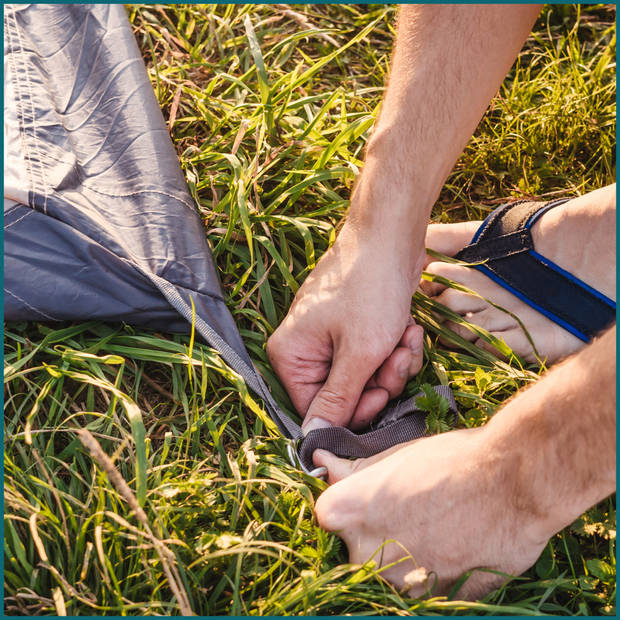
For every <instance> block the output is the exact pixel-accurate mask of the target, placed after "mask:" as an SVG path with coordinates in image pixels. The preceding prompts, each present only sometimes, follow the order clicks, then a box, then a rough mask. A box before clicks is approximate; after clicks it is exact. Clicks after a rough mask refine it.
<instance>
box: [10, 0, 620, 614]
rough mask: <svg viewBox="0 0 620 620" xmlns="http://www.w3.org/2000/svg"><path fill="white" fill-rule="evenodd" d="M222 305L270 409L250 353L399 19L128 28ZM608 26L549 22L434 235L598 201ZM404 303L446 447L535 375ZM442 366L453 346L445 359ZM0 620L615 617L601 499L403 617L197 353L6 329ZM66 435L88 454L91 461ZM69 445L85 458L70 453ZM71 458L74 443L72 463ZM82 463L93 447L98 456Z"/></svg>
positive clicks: (337, 218)
mask: <svg viewBox="0 0 620 620" xmlns="http://www.w3.org/2000/svg"><path fill="white" fill-rule="evenodd" d="M128 14H129V16H130V20H131V23H132V24H133V28H134V31H135V34H136V37H137V40H138V43H139V45H140V48H141V49H142V52H143V54H144V58H145V62H146V64H147V67H148V71H149V75H150V77H151V79H152V82H153V86H154V88H155V91H156V94H157V97H158V99H159V101H160V103H161V107H162V109H163V110H164V114H165V116H166V118H167V119H169V126H170V131H171V135H172V137H173V140H174V144H175V146H176V148H177V152H178V154H179V158H180V161H181V165H182V167H183V170H184V172H185V175H186V178H187V180H188V184H189V187H190V189H191V192H192V194H193V196H194V198H195V200H196V203H197V208H198V210H199V213H200V216H201V218H202V219H203V221H204V225H205V234H206V235H207V237H208V239H209V242H210V244H211V247H212V248H213V254H214V257H215V260H216V264H217V267H218V270H219V275H220V279H221V282H222V288H223V292H224V295H225V298H226V300H227V303H228V306H229V308H230V309H231V311H232V313H233V315H234V318H235V320H236V322H237V324H238V326H239V329H240V330H241V334H242V336H243V338H244V341H245V342H246V345H247V347H248V350H249V352H250V355H251V357H252V359H253V360H254V362H255V363H256V365H257V366H258V368H259V369H260V370H261V372H262V373H263V374H264V376H265V378H266V380H267V382H268V383H269V385H270V386H271V388H272V390H273V393H274V396H275V397H276V398H277V400H278V401H279V402H280V403H282V404H283V405H284V406H285V407H288V408H289V409H290V402H289V401H288V398H287V397H286V394H285V393H284V391H283V390H282V388H281V387H280V386H279V384H278V381H277V379H276V377H275V376H274V374H273V372H272V371H271V370H270V368H269V365H268V362H267V358H266V355H265V351H264V345H265V341H266V339H267V337H268V336H269V335H270V334H271V333H272V331H273V330H274V328H275V327H276V326H277V325H278V323H279V321H280V320H281V319H282V318H283V316H284V315H285V313H286V310H287V308H288V307H289V305H290V303H291V300H292V299H293V296H294V294H295V291H296V290H297V288H298V286H299V284H300V283H301V282H302V281H303V279H304V277H305V276H306V275H307V274H308V272H309V271H310V270H311V269H312V268H313V267H314V265H315V264H316V261H317V259H318V258H319V257H320V256H321V255H322V254H323V252H325V250H326V249H327V248H328V247H329V245H330V244H331V243H332V242H333V240H334V238H335V235H336V233H337V231H338V227H339V225H340V223H341V222H342V218H343V216H344V214H345V212H346V208H347V204H348V202H347V201H348V197H349V193H350V190H351V186H352V184H353V182H354V179H355V177H356V175H357V173H358V171H359V169H360V167H361V165H362V160H363V150H364V145H365V143H366V140H367V138H368V135H369V132H370V129H371V126H372V123H373V121H374V119H375V116H376V112H377V107H378V105H379V103H380V100H381V96H382V93H383V85H384V81H385V78H386V74H387V70H388V62H389V56H390V49H391V45H392V41H393V35H394V17H395V8H394V6H385V5H369V6H363V5H315V6H313V5H303V6H288V5H286V6H285V5H205V6H202V5H176V6H172V7H171V6H146V5H143V6H135V7H129V8H128ZM614 154H615V8H614V7H612V6H611V7H610V6H607V5H595V6H592V5H591V6H582V7H581V8H579V7H577V6H574V5H553V6H549V7H546V8H545V9H544V11H543V13H542V15H541V16H540V18H539V20H538V21H537V24H536V27H535V30H534V34H533V35H532V36H531V37H530V38H529V39H528V42H527V44H526V46H525V48H524V50H523V52H522V53H521V55H520V57H519V59H518V61H517V63H516V64H515V66H514V67H513V69H512V71H511V73H510V75H509V76H508V78H507V80H506V81H505V83H504V85H503V86H502V88H501V91H500V93H499V94H498V96H497V97H496V98H495V99H494V101H493V102H492V104H491V106H490V108H489V110H488V113H487V115H486V116H485V118H484V120H483V121H482V122H481V124H480V126H479V127H478V129H477V131H476V134H475V136H474V137H473V139H472V140H471V142H470V143H469V145H468V147H467V149H466V150H465V152H464V154H463V155H462V157H461V158H460V159H459V161H458V163H457V165H456V166H455V168H454V171H453V172H452V174H451V175H450V177H449V179H448V180H447V182H446V185H445V187H444V189H443V191H442V193H441V196H440V198H439V200H438V202H437V204H436V206H435V209H434V211H433V219H434V220H435V221H458V220H463V219H474V218H480V217H483V216H484V215H485V214H486V213H488V212H489V211H490V210H491V209H492V208H494V207H495V206H496V205H497V204H499V203H501V202H502V201H504V200H505V199H506V198H507V197H523V196H544V197H552V196H557V195H578V194H581V193H583V192H586V191H588V190H592V189H595V188H597V187H600V186H603V185H606V184H608V183H611V182H613V181H614V178H615V155H614ZM432 310H437V308H434V307H433V305H432V303H431V302H430V301H429V300H427V299H425V298H423V297H421V296H419V295H416V297H415V298H414V303H413V306H412V311H413V313H414V315H415V316H416V318H417V320H418V321H419V322H420V323H422V324H423V325H424V326H425V328H426V333H427V335H426V343H425V365H424V368H423V370H422V372H421V373H420V375H419V376H418V377H416V378H415V379H414V380H413V381H412V382H410V384H409V385H408V386H407V392H408V393H413V392H414V391H415V390H417V388H418V386H419V385H421V384H422V383H424V382H428V383H438V382H444V383H445V382H448V383H449V384H450V385H451V387H452V388H453V390H454V392H455V395H456V397H457V400H458V402H459V405H460V417H459V421H458V425H459V426H476V425H480V424H483V423H484V422H485V421H486V420H487V419H488V418H489V416H491V415H492V414H493V412H494V411H495V410H496V409H497V408H498V406H499V405H501V403H502V402H503V401H505V400H506V399H507V398H508V397H510V395H512V394H513V393H514V392H515V391H516V390H517V389H519V387H521V386H523V385H525V384H527V383H529V382H532V381H535V380H537V378H538V377H539V375H540V372H541V368H539V367H537V366H529V367H528V366H525V365H524V364H523V363H521V362H520V360H519V359H518V357H516V356H514V355H512V356H511V355H510V351H508V350H507V351H506V353H507V354H508V356H509V359H510V362H509V363H504V362H501V361H499V360H498V359H496V358H495V357H493V356H492V355H490V354H489V353H486V352H484V351H481V350H479V349H477V348H475V347H473V346H472V345H469V344H467V343H464V342H461V343H460V344H461V345H462V346H463V348H461V349H459V350H458V351H454V350H448V349H446V348H445V347H443V346H441V345H440V344H439V343H438V342H437V336H438V335H439V334H443V335H444V336H445V337H450V334H448V333H447V332H446V329H445V328H444V327H443V326H442V325H440V324H438V323H437V322H436V321H435V319H434V318H433V315H432V313H431V311H432ZM452 338H453V340H454V342H455V343H457V344H458V343H459V339H458V337H456V336H455V335H453V336H452ZM4 403H5V418H4V419H5V422H4V449H5V452H4V459H5V462H4V468H5V469H4V482H5V489H4V499H5V530H4V531H5V548H4V549H5V572H4V578H5V599H4V605H5V613H7V614H23V615H33V614H51V615H54V614H57V613H62V612H63V611H65V610H66V612H67V613H69V614H76V615H77V614H83V615H99V614H114V615H119V614H127V615H142V614H179V613H184V612H185V613H186V612H187V611H188V610H192V611H193V612H194V613H197V614H202V615H218V614H242V615H245V614H247V615H258V614H260V615H269V614H272V615H275V614H316V615H331V614H364V615H368V614H377V615H408V614H431V615H437V614H441V615H444V614H445V615H463V614H472V613H475V614H480V615H486V614H504V615H505V614H521V615H538V614H560V615H599V614H608V615H615V592H616V586H615V575H616V572H615V496H614V497H612V498H610V499H608V500H606V501H604V502H602V503H601V504H600V505H599V506H596V507H594V508H593V509H591V510H590V511H588V512H587V513H586V514H585V515H583V516H582V517H581V518H580V519H579V520H578V521H577V522H576V523H574V524H573V525H572V526H571V527H568V528H566V529H565V530H563V531H562V532H561V533H559V534H558V535H557V536H554V537H553V539H552V540H550V541H549V544H548V545H547V547H546V548H545V551H544V552H543V554H542V555H541V557H540V559H539V560H538V561H537V563H536V564H535V566H534V567H533V568H532V569H531V570H529V571H528V572H527V573H526V574H525V575H524V576H523V577H521V578H518V579H514V580H512V581H511V582H510V583H509V584H507V585H506V586H504V587H503V588H501V589H500V590H499V591H497V592H495V593H493V594H491V595H489V596H488V597H487V598H485V599H484V600H481V601H476V602H472V603H466V602H462V601H458V600H448V599H446V598H431V599H426V600H417V599H410V598H408V597H407V596H404V595H401V594H400V593H399V592H397V591H395V590H394V589H393V588H392V587H391V586H390V585H389V584H387V583H386V582H385V581H383V580H382V579H381V578H380V576H379V572H378V571H377V570H376V569H375V568H374V566H373V565H372V564H368V565H366V566H362V567H360V566H351V565H349V564H347V556H346V549H345V548H344V545H343V544H342V543H341V542H340V540H339V539H338V538H337V537H336V536H334V535H332V534H328V533H326V532H325V531H323V530H321V529H320V528H319V527H318V526H317V524H316V520H315V519H314V517H313V512H312V506H313V503H314V500H315V499H316V497H317V496H318V495H319V494H320V492H321V490H322V489H323V488H324V483H322V482H320V481H317V480H314V479H311V478H309V477H307V476H306V475H304V474H303V473H301V472H300V471H298V470H296V469H294V468H293V467H292V466H291V465H290V464H289V463H288V461H287V458H286V452H285V442H284V441H283V440H282V439H281V438H280V437H279V436H278V434H277V433H276V432H275V431H274V429H273V425H272V424H271V423H270V422H269V420H268V418H267V417H266V414H265V413H264V410H263V408H262V404H261V402H260V401H258V400H256V399H255V398H254V397H253V395H252V394H250V393H248V391H247V389H245V386H244V385H243V383H242V381H241V380H240V378H239V377H238V376H237V375H235V373H234V372H232V371H231V370H230V369H229V368H228V367H227V366H226V365H225V364H224V363H223V362H222V360H221V359H220V357H219V355H218V354H217V353H216V352H214V351H213V350H212V349H210V348H209V347H207V346H205V345H203V344H201V343H199V342H195V343H193V344H192V345H191V346H190V337H189V335H188V336H181V335H178V336H170V335H166V334H161V333H153V332H149V331H145V330H138V329H136V328H133V327H130V326H128V325H106V324H102V323H98V322H86V323H81V324H64V325H49V324H47V325H44V324H26V323H21V324H15V323H12V324H7V325H6V326H5V392H4ZM80 429H87V430H88V431H90V433H91V434H92V436H93V437H94V439H95V440H96V442H95V445H92V443H91V444H89V440H88V439H87V438H84V434H83V432H81V431H80ZM80 433H81V434H80ZM83 441H84V443H83ZM89 446H90V448H89Z"/></svg>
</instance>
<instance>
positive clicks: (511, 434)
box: [487, 326, 616, 537]
mask: <svg viewBox="0 0 620 620" xmlns="http://www.w3.org/2000/svg"><path fill="white" fill-rule="evenodd" d="M615 339H616V328H615V326H614V327H613V328H612V329H610V330H608V331H607V332H606V333H605V334H604V335H603V336H602V337H600V338H599V339H598V340H597V341H596V342H594V343H593V344H592V345H591V346H589V347H587V348H586V349H584V350H583V351H582V352H581V353H578V354H577V355H575V356H573V357H572V358H570V359H569V360H568V361H566V362H565V363H564V364H562V365H560V366H558V367H556V368H555V369H554V370H552V371H551V372H550V373H549V374H548V375H547V376H546V377H545V378H544V379H542V380H541V381H540V382H538V383H537V384H536V385H534V386H533V387H531V388H530V389H528V390H526V391H525V392H523V393H522V394H520V395H518V396H517V397H516V398H515V399H514V400H512V401H510V402H509V403H508V405H506V406H505V407H504V408H503V409H502V411H500V412H499V413H498V414H496V416H494V418H493V419H492V420H491V422H490V423H489V424H488V425H487V430H488V435H487V440H488V442H489V447H490V449H491V450H493V451H495V452H496V456H497V459H507V460H508V468H507V470H505V471H508V472H509V475H510V484H512V500H513V502H514V508H515V509H516V510H519V511H521V512H522V513H523V515H524V517H525V518H526V520H528V519H531V518H532V517H533V518H534V522H535V523H536V525H535V528H537V529H538V530H539V531H540V532H541V534H542V535H546V536H547V537H548V536H550V535H552V534H553V533H555V532H557V531H559V530H560V529H562V528H563V527H565V526H566V525H568V524H570V523H571V522H572V521H573V520H574V519H576V518H577V517H578V516H579V515H581V514H582V513H583V512H584V511H585V510H587V509H588V508H589V507H591V506H592V505H593V504H595V503H596V502H598V501H601V500H602V499H604V498H605V497H607V496H608V495H610V494H611V493H613V492H614V491H615V488H616V346H615Z"/></svg>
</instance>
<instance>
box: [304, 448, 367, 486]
mask: <svg viewBox="0 0 620 620" xmlns="http://www.w3.org/2000/svg"><path fill="white" fill-rule="evenodd" d="M312 461H313V463H314V464H315V466H316V467H325V468H327V482H328V484H335V483H336V482H339V481H340V480H342V479H343V478H348V477H349V476H350V475H351V474H353V473H355V472H356V471H358V470H359V469H363V467H364V465H363V463H364V461H365V459H355V460H351V459H342V458H339V457H337V456H336V455H335V454H332V453H331V452H328V451H327V450H315V451H314V452H313V453H312Z"/></svg>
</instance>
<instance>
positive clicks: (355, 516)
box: [314, 427, 554, 599]
mask: <svg viewBox="0 0 620 620" xmlns="http://www.w3.org/2000/svg"><path fill="white" fill-rule="evenodd" d="M486 428H487V427H482V428H476V429H464V430H457V431H452V432H448V433H444V434H441V435H435V436H433V437H429V438H425V439H419V440H417V441H414V442H411V443H409V444H405V445H404V446H397V447H395V448H392V449H391V450H389V451H386V452H385V453H382V454H380V455H377V456H375V457H373V458H372V459H365V460H363V459H360V460H357V461H348V460H345V459H339V458H337V457H335V456H334V455H333V454H331V453H329V452H326V451H323V450H316V451H315V452H314V463H315V465H317V466H321V465H323V466H325V467H327V469H328V472H329V482H330V484H332V485H333V486H330V487H329V488H328V489H327V490H326V491H325V492H324V493H323V494H322V495H321V496H320V497H319V499H318V501H317V504H316V515H317V518H318V521H319V524H320V525H321V526H322V527H324V528H325V529H327V530H330V531H334V532H336V533H337V534H338V535H339V536H340V537H341V538H342V539H344V541H345V543H346V544H347V547H348V549H349V560H350V561H351V562H352V563H355V564H358V563H359V564H361V563H363V562H365V561H367V560H368V559H370V558H371V557H372V556H374V559H375V561H376V562H377V564H378V565H379V564H380V565H381V566H386V565H388V564H391V563H393V562H395V561H397V560H399V559H401V558H406V559H404V560H402V561H401V562H399V563H398V564H396V565H394V566H392V567H390V568H388V569H386V570H385V571H382V573H381V574H382V576H384V577H385V578H386V579H388V580H389V581H391V582H393V583H394V584H395V585H397V586H398V587H402V588H406V589H407V590H408V591H409V594H410V595H411V596H413V597H419V596H422V595H424V594H425V593H427V592H429V591H430V590H432V593H433V595H437V594H447V593H448V592H449V591H450V588H451V587H452V586H453V585H454V584H455V582H456V581H457V580H458V579H459V578H460V577H461V576H462V575H464V574H465V573H466V572H467V571H470V570H472V569H478V568H487V569H492V570H495V571H500V572H502V573H507V574H509V575H519V574H521V573H522V572H523V571H525V570H526V569H527V568H529V567H530V566H531V565H532V564H533V563H534V562H535V561H536V559H537V558H538V556H539V555H540V553H541V551H542V550H543V548H544V546H545V544H546V542H547V540H548V539H549V537H550V536H551V535H552V534H553V533H554V532H553V531H545V527H543V526H541V524H540V520H539V518H538V517H537V511H536V505H535V504H534V505H532V502H531V501H530V502H528V501H527V500H524V497H523V494H522V493H521V491H522V489H523V487H524V486H526V485H523V484H521V485H520V484H519V483H518V480H517V476H518V473H517V472H519V470H520V468H521V469H523V468H522V467H520V461H519V459H515V458H511V455H510V454H506V453H504V452H502V451H501V450H499V449H495V448H494V447H493V444H492V443H490V442H489V440H488V437H487V436H486V432H487V431H486ZM512 456H513V457H514V455H512ZM393 541H398V542H393ZM384 543H385V545H384V546H383V548H382V549H380V547H381V545H383V544H384ZM377 550H378V551H377ZM505 580H506V577H502V576H501V575H497V574H494V573H491V572H485V571H481V570H474V572H473V573H472V574H471V576H470V577H469V578H468V579H467V581H466V582H465V583H464V585H463V586H462V587H461V588H460V589H459V591H458V593H457V596H458V598H470V599H474V598H480V597H482V596H483V595H484V594H486V593H488V592H490V591H491V590H493V589H495V588H497V587H499V586H500V585H501V583H502V582H503V581H505Z"/></svg>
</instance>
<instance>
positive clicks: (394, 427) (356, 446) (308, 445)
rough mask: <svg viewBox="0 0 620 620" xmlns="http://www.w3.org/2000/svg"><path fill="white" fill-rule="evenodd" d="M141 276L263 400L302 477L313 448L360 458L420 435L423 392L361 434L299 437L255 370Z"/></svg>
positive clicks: (334, 431)
mask: <svg viewBox="0 0 620 620" xmlns="http://www.w3.org/2000/svg"><path fill="white" fill-rule="evenodd" d="M145 275H147V276H148V277H149V278H150V279H151V281H152V282H153V283H154V284H155V285H156V286H157V287H158V288H159V290H160V291H161V292H162V293H163V294H164V296H165V297H166V299H167V300H168V301H169V302H170V304H172V306H173V307H175V308H176V309H177V311H178V312H180V313H181V315H182V316H184V317H185V318H186V319H187V320H188V321H189V322H190V323H191V322H192V320H194V325H195V327H196V330H197V331H198V333H199V334H200V335H201V336H202V337H203V338H204V339H205V340H206V341H207V342H208V343H209V344H210V345H211V346H212V347H213V348H215V349H216V350H217V351H219V353H220V354H221V356H222V358H223V359H224V361H225V362H226V363H227V364H228V365H229V366H230V367H231V368H232V369H233V370H234V371H235V372H237V373H239V374H240V375H241V377H243V379H244V380H245V382H246V384H247V385H248V387H249V388H251V389H252V390H253V391H254V392H255V393H256V394H257V395H258V396H260V397H261V398H262V399H263V400H264V402H265V405H266V408H267V411H268V412H269V415H270V416H271V419H272V420H273V421H274V422H275V424H276V425H277V427H278V429H279V430H280V432H281V433H282V434H283V435H284V436H285V437H287V438H288V439H292V440H293V441H294V442H295V443H296V444H297V449H298V451H297V454H296V455H295V456H296V457H297V458H298V459H299V464H300V465H301V466H302V468H303V469H304V470H305V471H306V472H308V473H312V470H313V463H312V453H313V452H314V450H316V449H317V448H323V449H324V450H329V451H330V452H332V453H334V454H335V455H336V456H342V457H353V458H365V457H369V456H372V455H374V454H377V453H378V452H382V451H383V450H387V449H388V448H391V447H393V446H395V445H397V444H400V443H404V442H406V441H412V440H413V439H418V438H420V437H423V436H424V435H425V434H426V430H425V429H426V424H425V418H426V413H424V412H422V411H421V410H420V408H419V407H418V406H417V405H416V403H415V401H416V399H417V398H418V397H419V396H422V395H423V392H420V393H418V394H416V395H415V396H413V397H411V398H409V399H407V400H404V401H397V402H395V403H392V404H391V405H389V406H388V407H386V408H385V410H384V411H383V412H382V413H381V414H379V416H378V420H377V421H376V422H375V424H374V425H373V428H372V429H371V430H370V431H368V432H367V433H362V434H359V435H358V434H356V433H354V432H353V431H351V430H349V429H348V428H344V427H333V428H327V429H319V430H315V431H311V432H310V433H308V435H307V436H306V437H305V438H303V436H302V432H301V427H300V426H299V424H297V423H296V422H294V421H293V420H292V419H291V418H290V417H289V416H288V415H286V413H284V412H283V411H282V409H280V407H279V406H278V404H277V403H276V401H275V400H274V399H273V396H272V395H271V393H270V392H269V389H268V388H267V386H266V385H265V382H264V380H263V378H262V377H261V376H260V374H259V373H258V371H257V370H256V368H254V366H251V365H249V364H248V363H247V362H245V361H244V360H243V359H242V358H241V356H240V355H239V354H238V353H237V352H236V351H235V350H234V349H233V348H232V347H231V346H230V345H229V344H228V343H227V342H226V341H225V340H224V339H223V338H222V337H221V336H220V335H219V334H218V333H217V332H216V331H215V330H214V329H213V328H212V327H211V326H210V325H209V324H208V323H207V322H206V321H204V320H203V319H201V318H200V317H199V316H193V313H192V309H191V307H190V306H189V304H188V303H187V302H186V301H185V300H184V299H183V298H182V297H181V296H180V295H179V293H178V291H177V289H176V288H175V287H174V286H172V285H171V284H170V283H169V282H168V281H166V280H164V279H163V278H160V277H159V276H156V275H154V274H152V273H151V274H145ZM434 389H435V391H436V392H437V393H438V394H439V395H440V396H443V397H444V398H446V399H447V400H448V403H449V406H450V410H451V411H452V412H453V413H454V414H455V415H456V411H457V410H456V402H455V400H454V396H453V395H452V392H451V390H450V388H449V387H448V386H445V385H438V386H435V387H434ZM293 464H297V463H295V462H294V463H293ZM315 471H316V470H315Z"/></svg>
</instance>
